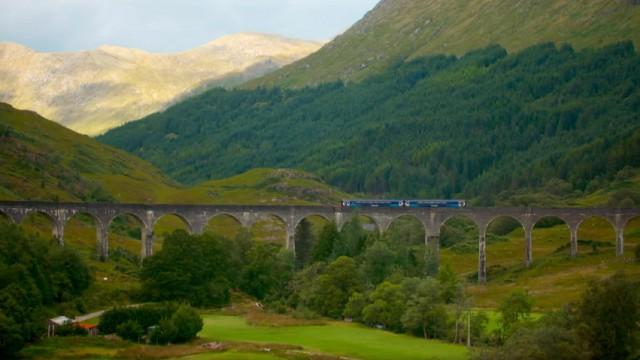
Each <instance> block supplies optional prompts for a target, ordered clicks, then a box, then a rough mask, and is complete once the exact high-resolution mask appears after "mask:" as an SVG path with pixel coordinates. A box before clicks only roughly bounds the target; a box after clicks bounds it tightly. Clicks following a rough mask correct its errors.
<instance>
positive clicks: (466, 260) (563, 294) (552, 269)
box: [440, 218, 640, 311]
mask: <svg viewBox="0 0 640 360" xmlns="http://www.w3.org/2000/svg"><path fill="white" fill-rule="evenodd" d="M503 238H504V239H503V240H502V241H497V242H494V243H490V244H488V245H487V269H488V283H487V284H486V285H477V284H474V285H471V286H470V292H471V294H472V295H473V296H474V303H475V305H476V306H480V307H485V308H494V307H496V306H497V305H498V304H499V303H500V301H501V300H502V299H503V298H504V297H505V296H507V295H508V294H509V293H511V291H513V290H514V289H516V288H524V289H525V290H527V291H528V292H529V294H530V295H531V296H532V297H533V298H534V300H535V303H534V308H535V309H537V310H539V311H545V310H551V309H557V308H559V307H561V306H562V305H564V304H567V303H569V302H571V301H576V300H577V299H578V298H579V297H580V295H581V294H582V292H583V291H584V290H585V289H586V287H587V286H588V284H589V281H591V280H598V279H602V278H605V277H608V276H611V275H613V274H614V273H615V272H617V271H624V272H626V273H627V274H629V275H632V276H640V263H638V262H637V261H635V259H634V255H633V252H634V250H635V246H636V245H637V244H640V219H634V220H632V221H631V222H630V223H629V225H628V226H627V229H626V231H625V255H624V256H622V257H616V256H615V233H614V230H613V228H612V227H611V225H609V224H608V223H607V222H606V221H605V220H603V219H597V218H592V219H589V220H587V221H585V222H584V223H583V224H582V226H581V227H580V230H579V232H578V239H579V241H580V246H579V249H578V256H577V257H576V258H571V257H570V256H569V248H568V242H569V230H568V229H567V227H566V226H565V225H557V226H553V227H550V228H536V229H534V232H533V263H532V264H531V266H530V267H529V268H527V267H525V266H524V235H523V231H522V229H516V230H514V231H513V232H511V233H509V234H507V235H506V236H504V237H503ZM590 242H595V243H596V244H598V246H597V248H595V249H594V248H593V247H592V246H591V245H590ZM440 256H441V262H442V263H443V264H450V265H451V266H452V268H453V269H454V270H455V271H456V272H457V273H459V274H461V275H462V276H463V277H468V278H475V276H477V275H476V274H477V266H478V257H477V256H478V255H477V252H475V251H474V252H467V253H456V252H455V251H452V250H451V249H443V250H442V251H441V254H440Z"/></svg>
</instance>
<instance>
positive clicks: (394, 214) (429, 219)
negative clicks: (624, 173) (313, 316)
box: [0, 201, 640, 282]
mask: <svg viewBox="0 0 640 360" xmlns="http://www.w3.org/2000/svg"><path fill="white" fill-rule="evenodd" d="M30 213H42V214H45V215H47V216H48V217H49V218H50V219H51V220H52V222H53V230H52V234H53V236H54V237H55V238H56V239H57V240H58V241H59V243H60V245H62V246H64V228H65V224H66V223H67V222H68V221H69V220H70V219H71V218H72V217H73V216H75V215H77V214H86V215H89V216H91V217H92V218H93V219H94V222H95V224H96V229H97V235H96V244H97V249H98V250H97V251H98V254H97V255H98V257H99V258H102V259H106V258H107V257H108V256H109V242H108V230H109V225H110V224H111V222H112V221H113V219H115V218H116V217H118V216H120V215H132V216H134V217H136V218H137V219H138V220H139V221H140V223H141V224H142V228H143V229H142V241H141V243H142V245H141V257H143V258H144V257H146V256H150V255H152V251H153V227H154V224H155V223H156V222H157V221H158V219H160V218H161V217H162V216H164V215H175V216H177V217H179V218H181V219H182V220H183V221H184V222H185V224H187V227H188V230H189V231H190V232H191V233H193V234H200V233H202V232H203V231H204V228H205V226H206V225H207V223H208V222H209V220H210V219H212V218H214V217H216V216H220V215H226V216H230V217H232V218H234V219H235V220H236V221H237V222H238V223H239V224H240V225H241V226H243V227H251V226H252V225H253V224H255V223H256V222H257V221H260V220H261V219H264V218H265V217H276V218H278V219H280V220H281V221H282V222H283V223H284V224H285V226H286V232H287V243H286V246H287V248H288V249H290V250H292V251H294V252H295V241H294V233H295V229H296V227H297V225H298V224H300V222H301V221H302V220H303V219H305V218H307V217H310V216H320V217H323V218H325V219H326V220H328V221H334V222H335V223H336V225H337V227H338V228H341V227H342V226H343V225H344V224H345V223H346V222H348V221H349V220H350V219H351V218H353V217H354V216H357V215H362V216H367V217H369V218H370V219H372V220H373V222H374V223H375V226H376V228H377V230H378V231H380V232H381V233H383V232H384V231H386V230H387V229H388V228H389V226H390V225H391V223H392V222H393V221H394V220H395V219H397V218H399V217H401V216H412V217H414V218H416V219H417V220H419V221H420V222H421V223H422V225H423V226H424V229H425V240H424V241H425V245H427V246H433V248H434V249H436V253H437V249H439V243H440V229H441V228H442V226H443V225H444V224H445V222H446V221H447V220H449V219H451V218H453V217H456V216H462V217H465V218H468V219H470V220H471V221H473V222H474V223H475V224H476V226H477V228H478V230H479V238H478V281H479V282H485V281H486V277H487V257H486V235H487V228H488V227H489V224H490V223H491V222H492V221H493V220H495V219H496V218H498V217H510V218H513V219H515V220H516V221H518V222H519V223H520V225H521V226H522V228H523V230H524V249H523V257H524V263H525V265H527V266H529V265H530V264H531V262H532V261H533V255H532V245H533V240H534V239H533V236H532V234H533V228H534V226H535V224H536V223H537V222H538V221H540V220H542V219H544V218H550V217H552V218H559V219H560V220H562V221H564V223H565V224H566V225H567V227H568V228H569V232H570V234H571V237H570V254H571V256H576V255H577V254H578V228H579V227H580V225H581V224H582V222H584V221H585V220H586V219H589V218H592V217H599V218H604V219H606V220H607V221H608V222H609V223H610V224H611V225H612V227H613V228H614V229H615V233H616V254H617V255H618V256H622V255H623V252H624V229H625V227H626V225H627V224H628V223H629V221H630V220H631V219H633V218H635V217H640V209H615V208H480V207H478V208H476V207H467V208H459V209H449V208H416V209H414V208H397V209H391V208H361V209H351V208H342V207H331V206H296V205H169V204H157V205H153V204H111V203H60V202H58V203H52V202H35V201H16V202H14V201H0V215H2V214H4V215H5V216H6V217H8V218H9V219H10V220H11V221H12V222H14V223H16V224H20V223H21V222H22V221H23V219H24V218H25V217H26V216H28V215H29V214H30Z"/></svg>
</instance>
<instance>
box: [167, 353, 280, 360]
mask: <svg viewBox="0 0 640 360" xmlns="http://www.w3.org/2000/svg"><path fill="white" fill-rule="evenodd" d="M177 359H180V360H280V359H284V358H281V357H279V356H276V355H272V354H269V353H264V354H258V353H252V352H236V351H225V352H222V353H215V352H209V353H202V354H198V355H192V356H186V357H181V358H177Z"/></svg>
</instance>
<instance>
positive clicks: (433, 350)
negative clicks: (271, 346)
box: [200, 315, 467, 360]
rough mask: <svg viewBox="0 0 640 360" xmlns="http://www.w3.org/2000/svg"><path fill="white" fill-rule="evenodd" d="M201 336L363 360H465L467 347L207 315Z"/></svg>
mask: <svg viewBox="0 0 640 360" xmlns="http://www.w3.org/2000/svg"><path fill="white" fill-rule="evenodd" d="M204 322H205V327H204V329H203V330H202V332H201V333H200V337H203V338H207V339H213V340H219V341H247V342H258V343H283V344H291V345H300V346H303V347H304V348H305V349H308V350H311V351H317V352H321V353H331V354H339V355H343V356H348V357H354V358H361V359H398V360H400V359H427V358H432V359H465V358H466V357H467V349H466V348H465V347H464V346H459V345H452V344H446V343H443V342H439V341H432V340H430V341H426V340H423V339H420V338H416V337H411V336H406V335H398V334H393V333H390V332H387V331H382V330H375V329H370V328H366V327H363V326H361V325H357V324H350V323H341V322H330V323H327V325H316V326H290V327H260V326H250V325H247V323H246V322H245V320H244V319H243V318H241V317H236V316H225V315H205V316H204Z"/></svg>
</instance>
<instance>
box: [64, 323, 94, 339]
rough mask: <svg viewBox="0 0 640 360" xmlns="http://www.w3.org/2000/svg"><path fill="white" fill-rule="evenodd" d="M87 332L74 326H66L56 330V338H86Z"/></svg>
mask: <svg viewBox="0 0 640 360" xmlns="http://www.w3.org/2000/svg"><path fill="white" fill-rule="evenodd" d="M87 335H88V334H87V331H86V330H85V329H83V328H81V327H79V326H78V325H76V324H66V325H62V326H59V327H57V328H56V336H87Z"/></svg>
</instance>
